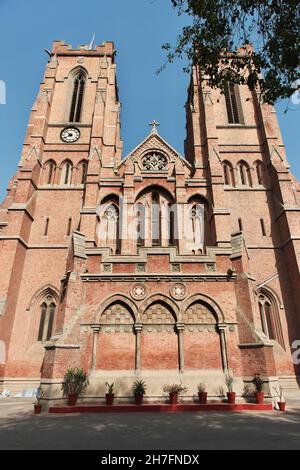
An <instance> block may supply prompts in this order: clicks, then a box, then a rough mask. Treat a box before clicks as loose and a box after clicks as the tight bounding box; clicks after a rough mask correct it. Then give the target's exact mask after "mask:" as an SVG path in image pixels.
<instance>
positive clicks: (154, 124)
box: [149, 119, 160, 134]
mask: <svg viewBox="0 0 300 470" xmlns="http://www.w3.org/2000/svg"><path fill="white" fill-rule="evenodd" d="M159 125H160V124H159V122H157V121H155V119H154V121H152V122H150V123H149V126H151V127H152V131H151V133H152V134H157V128H158V126H159Z"/></svg>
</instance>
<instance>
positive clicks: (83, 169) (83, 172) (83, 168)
mask: <svg viewBox="0 0 300 470" xmlns="http://www.w3.org/2000/svg"><path fill="white" fill-rule="evenodd" d="M78 170H79V175H78V181H79V184H85V183H86V178H87V170H88V164H87V162H86V161H83V162H80V163H79V165H78Z"/></svg>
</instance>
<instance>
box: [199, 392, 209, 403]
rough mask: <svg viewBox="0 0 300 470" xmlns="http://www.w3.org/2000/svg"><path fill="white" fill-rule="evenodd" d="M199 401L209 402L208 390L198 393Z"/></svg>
mask: <svg viewBox="0 0 300 470" xmlns="http://www.w3.org/2000/svg"><path fill="white" fill-rule="evenodd" d="M198 397H199V402H200V404H201V405H206V403H207V392H199V393H198Z"/></svg>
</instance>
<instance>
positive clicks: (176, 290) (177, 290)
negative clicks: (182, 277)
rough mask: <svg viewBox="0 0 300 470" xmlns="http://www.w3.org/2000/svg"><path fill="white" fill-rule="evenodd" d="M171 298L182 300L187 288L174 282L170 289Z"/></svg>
mask: <svg viewBox="0 0 300 470" xmlns="http://www.w3.org/2000/svg"><path fill="white" fill-rule="evenodd" d="M170 294H171V296H172V297H173V299H176V300H183V299H184V298H185V297H186V294H187V288H186V286H185V285H184V284H174V285H173V286H172V287H171V289H170Z"/></svg>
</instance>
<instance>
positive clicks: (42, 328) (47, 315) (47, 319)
mask: <svg viewBox="0 0 300 470" xmlns="http://www.w3.org/2000/svg"><path fill="white" fill-rule="evenodd" d="M55 309H56V304H55V302H54V299H53V297H52V296H48V297H47V298H46V299H45V300H44V301H43V303H42V304H41V306H40V324H39V331H38V338H37V340H38V341H40V342H43V343H44V342H45V341H49V340H50V338H51V336H52V331H53V324H54V316H55Z"/></svg>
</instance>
